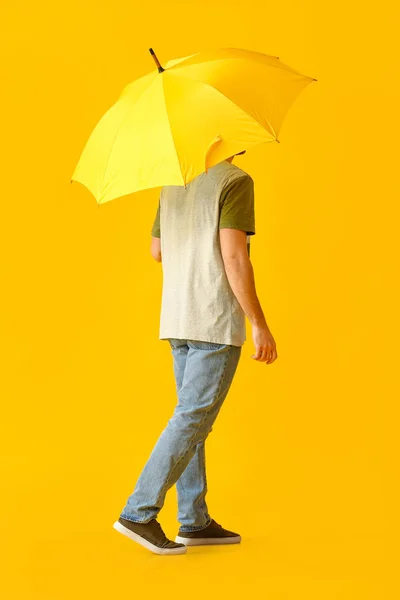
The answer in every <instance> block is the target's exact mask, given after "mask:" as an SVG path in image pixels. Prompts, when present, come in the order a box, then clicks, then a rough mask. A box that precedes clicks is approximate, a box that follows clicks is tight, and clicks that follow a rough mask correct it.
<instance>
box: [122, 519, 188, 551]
mask: <svg viewBox="0 0 400 600" xmlns="http://www.w3.org/2000/svg"><path fill="white" fill-rule="evenodd" d="M113 527H114V529H116V530H117V531H119V532H120V533H123V534H124V535H126V536H127V537H128V538H130V539H131V540H133V541H134V542H137V543H138V544H141V545H142V546H144V547H145V548H147V549H148V550H151V551H152V552H154V553H155V554H185V552H187V550H186V546H185V544H179V543H175V542H173V541H172V540H169V539H168V538H167V536H166V535H165V533H164V531H163V530H162V527H161V525H160V523H159V522H158V521H157V519H152V520H151V521H149V522H148V523H134V522H133V521H128V519H124V518H123V517H120V518H119V519H118V521H115V523H114V525H113Z"/></svg>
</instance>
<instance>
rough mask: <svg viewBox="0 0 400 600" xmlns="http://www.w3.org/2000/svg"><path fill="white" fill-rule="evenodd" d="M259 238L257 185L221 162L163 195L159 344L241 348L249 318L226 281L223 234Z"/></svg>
mask: <svg viewBox="0 0 400 600" xmlns="http://www.w3.org/2000/svg"><path fill="white" fill-rule="evenodd" d="M226 227H227V228H232V229H240V230H242V231H246V233H247V248H248V254H249V255H250V236H251V235H254V234H255V215H254V182H253V179H252V178H251V177H250V175H249V174H248V173H246V172H245V171H243V170H242V169H240V168H239V167H237V166H236V165H234V164H232V163H230V162H227V161H222V162H220V163H218V164H216V165H214V166H213V167H211V168H209V169H208V172H207V173H201V174H200V175H198V176H197V177H196V178H195V179H193V180H192V181H190V182H189V183H188V184H187V185H186V188H185V187H184V186H165V187H163V188H162V190H161V194H160V201H159V205H158V209H157V214H156V218H155V220H154V223H153V227H152V231H151V233H152V235H153V236H156V237H160V244H161V257H162V268H163V291H162V300H161V314H160V329H159V339H161V340H162V339H167V338H179V339H192V340H201V341H205V342H212V343H218V344H232V345H234V346H241V345H242V344H243V343H244V342H245V340H246V327H245V314H244V312H243V309H242V307H241V306H240V304H239V302H238V300H237V299H236V297H235V295H234V293H233V291H232V288H231V287H230V284H229V281H228V279H227V276H226V272H225V267H224V263H223V259H222V255H221V246H220V240H219V229H222V228H226Z"/></svg>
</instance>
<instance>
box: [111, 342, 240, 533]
mask: <svg viewBox="0 0 400 600" xmlns="http://www.w3.org/2000/svg"><path fill="white" fill-rule="evenodd" d="M168 342H169V344H170V346H171V352H172V354H173V359H174V374H175V381H176V391H177V395H178V403H177V405H176V407H175V410H174V413H173V415H172V417H171V418H170V419H169V421H168V424H167V426H166V427H165V429H164V431H163V432H162V433H161V435H160V437H159V439H158V440H157V443H156V445H155V446H154V448H153V450H152V452H151V454H150V457H149V459H148V461H147V463H146V464H145V466H144V468H143V470H142V472H141V474H140V477H139V479H138V480H137V483H136V486H135V489H134V491H133V493H132V494H131V495H130V496H129V498H128V501H127V503H126V505H125V507H124V509H123V510H122V512H121V514H120V516H121V517H123V518H124V519H128V520H130V521H134V522H136V523H148V522H149V521H150V520H151V519H154V518H156V517H157V514H158V513H159V511H160V510H161V508H162V507H163V505H164V501H165V496H166V493H167V491H168V490H169V489H170V488H171V487H172V486H173V485H174V483H176V488H177V493H178V521H179V522H180V524H181V527H180V530H181V531H196V530H198V529H204V528H205V527H207V525H209V523H210V522H211V517H210V515H209V513H208V508H207V504H206V501H205V495H206V493H207V479H206V470H205V448H204V443H205V439H206V437H207V435H208V434H209V433H210V431H211V429H212V425H213V423H214V421H215V419H216V417H217V415H218V412H219V410H220V408H221V406H222V403H223V401H224V399H225V397H226V395H227V393H228V391H229V388H230V386H231V383H232V380H233V377H234V374H235V372H236V367H237V365H238V362H239V358H240V354H241V349H242V347H241V346H232V345H228V344H214V343H210V342H202V341H197V340H181V339H173V338H169V339H168Z"/></svg>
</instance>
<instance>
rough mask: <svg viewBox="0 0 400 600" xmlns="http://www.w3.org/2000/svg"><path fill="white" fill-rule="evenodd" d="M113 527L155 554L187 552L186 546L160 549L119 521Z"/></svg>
mask: <svg viewBox="0 0 400 600" xmlns="http://www.w3.org/2000/svg"><path fill="white" fill-rule="evenodd" d="M113 527H114V529H116V530H117V531H119V533H122V534H123V535H126V537H128V538H129V539H131V540H133V541H134V542H137V543H138V544H140V545H141V546H144V547H145V548H147V550H151V552H154V553H155V554H185V553H186V552H187V549H186V547H185V546H182V547H180V548H159V547H158V546H156V545H155V544H152V543H151V542H149V541H148V540H145V539H144V538H142V536H140V535H138V534H137V533H135V532H134V531H131V530H130V529H128V528H127V527H124V525H122V524H121V523H120V522H119V521H115V523H114V525H113Z"/></svg>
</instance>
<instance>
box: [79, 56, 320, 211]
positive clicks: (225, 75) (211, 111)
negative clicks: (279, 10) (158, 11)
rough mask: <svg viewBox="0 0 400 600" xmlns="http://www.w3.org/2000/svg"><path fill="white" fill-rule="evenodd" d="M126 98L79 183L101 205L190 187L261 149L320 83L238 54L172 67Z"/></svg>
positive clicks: (92, 145)
mask: <svg viewBox="0 0 400 600" xmlns="http://www.w3.org/2000/svg"><path fill="white" fill-rule="evenodd" d="M150 52H151V53H152V55H153V57H154V60H155V62H156V65H157V66H158V69H157V70H155V71H154V72H151V73H149V74H147V75H145V76H144V77H141V78H140V79H137V80H136V81H133V82H132V83H129V84H128V85H127V86H126V87H125V88H124V89H123V91H122V93H121V95H120V97H119V98H118V100H117V102H116V103H115V104H114V105H113V106H111V108H110V109H109V110H108V111H107V112H106V113H105V114H104V116H103V117H102V118H101V119H100V121H99V122H98V123H97V125H96V127H95V128H94V130H93V132H92V134H91V136H90V137H89V139H88V141H87V143H86V146H85V147H84V149H83V152H82V154H81V157H80V159H79V162H78V164H77V166H76V168H75V171H74V173H73V175H72V179H71V181H78V182H80V183H82V184H83V185H84V186H85V187H87V188H88V189H89V190H90V192H91V193H92V194H93V196H94V197H95V198H96V201H97V203H98V204H103V203H105V202H108V201H110V200H113V199H114V198H118V197H120V196H124V195H127V194H131V193H133V192H137V191H139V190H143V189H148V188H153V187H160V186H166V185H184V186H185V185H186V184H187V183H188V182H190V181H191V180H192V179H193V178H195V177H197V176H198V175H199V174H200V173H203V172H204V171H207V169H208V168H209V167H211V166H213V165H215V164H216V163H218V162H220V161H222V160H225V159H226V158H229V157H230V156H232V155H233V154H236V153H237V152H240V151H242V150H247V149H249V148H251V147H253V146H254V145H256V144H260V143H266V142H271V141H279V140H278V134H279V131H280V129H281V126H282V122H283V120H284V118H285V116H286V114H287V112H288V110H289V108H290V106H291V105H292V104H293V102H294V101H295V99H296V97H297V96H298V94H299V93H300V92H301V91H302V90H303V89H304V88H305V87H306V86H307V85H308V84H309V83H310V82H312V81H316V79H314V78H313V77H308V76H306V75H302V74H300V73H299V72H298V71H295V70H294V69H292V68H291V67H289V66H287V65H285V64H283V63H282V62H281V61H280V60H279V58H278V57H277V56H268V55H266V54H262V53H259V52H253V51H249V50H242V49H236V48H222V49H219V50H214V51H207V52H199V53H197V54H192V55H190V56H186V57H184V58H178V59H174V60H170V61H169V62H167V63H166V65H165V67H162V66H161V65H160V63H159V61H158V59H157V57H156V56H155V54H154V52H153V50H152V49H150Z"/></svg>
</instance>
